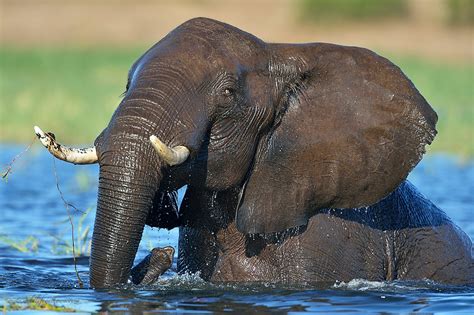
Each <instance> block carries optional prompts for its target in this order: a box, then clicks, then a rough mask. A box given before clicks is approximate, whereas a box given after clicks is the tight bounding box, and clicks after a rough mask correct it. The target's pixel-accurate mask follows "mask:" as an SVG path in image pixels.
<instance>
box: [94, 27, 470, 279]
mask: <svg viewBox="0 0 474 315" xmlns="http://www.w3.org/2000/svg"><path fill="white" fill-rule="evenodd" d="M436 120H437V116H436V114H435V112H434V111H433V110H432V109H431V107H430V106H429V104H428V103H427V102H426V101H425V99H424V98H423V97H422V96H421V95H420V94H419V92H418V91H417V90H416V88H415V87H414V86H413V84H412V83H411V82H410V81H409V80H408V79H407V78H406V77H405V76H404V74H403V73H402V72H401V71H400V69H398V68H397V67H396V66H394V65H393V64H392V63H390V62H389V61H388V60H386V59H384V58H382V57H380V56H378V55H377V54H375V53H373V52H371V51H369V50H366V49H362V48H356V47H344V46H338V45H332V44H324V43H313V44H302V45H291V44H267V43H265V42H263V41H261V40H260V39H258V38H256V37H254V36H252V35H251V34H248V33H245V32H243V31H241V30H239V29H236V28H234V27H232V26H230V25H227V24H224V23H220V22H217V21H213V20H209V19H203V18H199V19H193V20H190V21H188V22H186V23H184V24H182V25H180V26H179V27H177V28H176V29H175V30H174V31H172V32H171V33H170V34H168V35H167V36H166V37H165V38H163V39H162V40H161V41H160V42H158V43H157V44H156V45H155V46H153V47H152V48H151V49H150V50H148V51H147V52H146V53H145V54H144V55H143V56H142V57H141V58H139V59H138V60H137V62H136V63H135V64H134V65H133V66H132V68H131V69H130V72H129V77H128V83H127V90H126V92H125V96H124V99H123V100H122V102H121V104H120V106H119V107H118V108H117V110H116V112H115V113H114V115H113V117H112V119H111V120H110V123H109V125H108V126H107V128H105V130H104V131H103V132H102V133H101V134H100V135H99V137H98V138H97V139H96V141H95V146H96V149H97V154H98V158H99V164H100V179H99V194H98V206H97V216H96V221H95V226H94V234H93V239H92V255H91V263H90V282H91V286H92V287H96V288H100V287H110V286H114V285H117V284H120V283H124V282H126V281H127V279H128V278H129V276H130V270H131V268H132V264H133V261H134V258H135V254H136V252H137V248H138V245H139V242H140V239H141V236H142V231H143V228H144V226H145V224H148V225H151V226H155V227H163V228H173V227H177V226H179V228H180V237H179V252H178V271H179V272H200V274H201V276H202V277H203V278H204V279H207V280H211V281H216V282H219V281H236V282H239V281H267V282H271V283H285V284H292V283H295V284H311V283H314V282H318V281H331V282H332V281H335V280H340V281H349V280H351V279H354V278H365V279H369V280H386V279H388V280H392V279H423V278H428V279H432V280H436V281H441V282H447V283H473V282H474V281H473V258H472V254H471V248H472V245H471V241H470V240H469V238H468V237H467V236H466V235H465V234H464V233H463V232H462V231H460V230H459V229H458V228H457V227H456V226H455V225H454V224H453V223H452V222H451V221H450V220H449V219H448V218H447V217H446V216H445V215H444V214H443V212H442V211H441V210H439V209H438V208H436V206H434V205H433V204H432V203H430V202H429V201H428V200H426V199H425V198H424V197H423V196H421V195H420V194H419V193H417V191H416V189H415V188H414V187H413V186H411V184H409V183H408V182H406V181H405V178H406V176H407V175H408V173H409V172H410V170H411V169H412V168H413V167H414V166H415V165H416V164H417V163H418V161H419V160H420V159H421V157H422V154H423V152H424V147H425V145H426V144H429V143H431V141H432V139H433V138H434V136H435V134H436V131H435V123H436ZM150 135H156V136H157V137H158V138H159V139H161V140H162V141H163V142H164V143H165V144H167V145H169V146H171V147H173V146H177V145H182V146H186V147H187V148H188V149H189V150H190V152H191V154H190V156H189V158H188V159H187V160H186V161H185V162H184V163H183V164H181V165H179V166H173V167H169V166H168V165H166V163H164V162H163V161H162V160H161V159H160V158H159V156H158V155H157V154H156V152H155V151H154V149H153V147H152V146H151V144H150V142H149V140H148V139H149V136H150ZM184 185H188V189H187V192H186V195H185V199H184V201H183V203H182V205H181V208H180V209H179V211H178V210H177V206H176V193H175V192H176V190H177V189H178V188H180V187H183V186H184ZM387 196H388V197H387ZM370 205H372V206H370ZM365 206H370V207H368V208H360V207H365ZM329 209H332V210H329Z"/></svg>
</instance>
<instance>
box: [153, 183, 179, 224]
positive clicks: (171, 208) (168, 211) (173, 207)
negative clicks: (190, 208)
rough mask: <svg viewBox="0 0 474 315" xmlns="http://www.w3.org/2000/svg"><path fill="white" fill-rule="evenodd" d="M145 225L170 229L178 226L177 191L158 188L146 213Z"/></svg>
mask: <svg viewBox="0 0 474 315" xmlns="http://www.w3.org/2000/svg"><path fill="white" fill-rule="evenodd" d="M146 225H148V226H151V227H159V228H165V229H172V228H174V227H176V226H179V212H178V192H177V191H176V190H172V191H168V190H161V189H160V190H159V191H158V192H157V193H156V195H155V198H154V199H153V206H152V208H151V209H150V212H149V213H148V216H147V219H146Z"/></svg>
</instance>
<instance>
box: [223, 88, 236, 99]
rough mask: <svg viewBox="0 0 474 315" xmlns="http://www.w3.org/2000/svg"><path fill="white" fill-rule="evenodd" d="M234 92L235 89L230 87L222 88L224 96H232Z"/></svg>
mask: <svg viewBox="0 0 474 315" xmlns="http://www.w3.org/2000/svg"><path fill="white" fill-rule="evenodd" d="M234 94H235V90H234V89H232V88H226V89H225V90H224V96H226V97H231V96H233V95H234Z"/></svg>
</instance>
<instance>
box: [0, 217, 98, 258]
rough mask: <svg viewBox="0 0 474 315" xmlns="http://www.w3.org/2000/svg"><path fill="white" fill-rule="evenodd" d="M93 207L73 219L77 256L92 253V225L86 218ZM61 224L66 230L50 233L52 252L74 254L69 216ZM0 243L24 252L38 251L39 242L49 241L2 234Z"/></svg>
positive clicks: (34, 237) (55, 253) (33, 237)
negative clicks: (20, 238) (87, 222)
mask: <svg viewBox="0 0 474 315" xmlns="http://www.w3.org/2000/svg"><path fill="white" fill-rule="evenodd" d="M91 210H92V208H89V209H87V210H86V211H85V212H84V213H83V214H81V215H80V217H79V218H78V219H77V220H74V221H73V224H74V251H75V254H76V257H80V256H89V255H90V253H91V243H92V240H91V238H90V231H91V226H90V225H86V224H85V223H84V221H85V219H86V218H87V216H88V215H89V213H90V211H91ZM59 224H61V225H64V226H65V227H66V228H65V232H64V233H61V234H58V235H48V236H49V237H52V238H53V243H52V246H51V253H52V254H53V255H72V254H73V247H72V239H71V225H70V221H69V218H66V219H64V220H63V221H60V222H59ZM0 243H3V244H5V245H8V246H10V247H12V248H14V249H16V250H17V251H19V252H22V253H37V252H38V247H39V244H40V243H41V244H43V243H47V244H49V242H48V241H46V242H45V240H44V239H43V238H41V237H40V238H38V237H36V236H31V235H30V236H28V237H27V238H25V239H22V240H14V239H11V238H9V237H8V236H5V235H1V236H0Z"/></svg>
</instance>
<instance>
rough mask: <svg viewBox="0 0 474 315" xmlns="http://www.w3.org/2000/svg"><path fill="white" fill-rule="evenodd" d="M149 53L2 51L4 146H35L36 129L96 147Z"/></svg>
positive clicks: (1, 126) (0, 87) (0, 116)
mask: <svg viewBox="0 0 474 315" xmlns="http://www.w3.org/2000/svg"><path fill="white" fill-rule="evenodd" d="M142 51H143V49H136V50H127V49H116V50H112V49H86V48H81V49H42V48H37V49H13V48H3V47H2V48H1V49H0V73H1V76H0V95H1V99H0V101H1V109H0V110H1V111H0V141H7V142H14V141H19V140H20V141H28V142H29V141H31V139H33V136H34V134H33V126H34V125H38V126H40V127H42V128H43V129H44V130H45V131H52V132H54V133H56V135H57V138H58V140H59V141H62V142H66V143H74V142H75V143H86V144H90V143H92V142H93V140H94V139H95V138H96V136H97V135H98V134H99V133H100V132H101V131H102V129H103V128H105V127H106V124H107V122H108V121H109V119H110V117H111V115H112V113H113V111H114V109H115V108H116V106H117V105H118V103H119V102H120V94H121V93H122V92H123V91H124V90H125V84H126V80H127V72H128V69H129V67H130V66H131V64H132V63H133V61H134V60H135V59H136V58H138V56H140V54H141V52H142Z"/></svg>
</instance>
